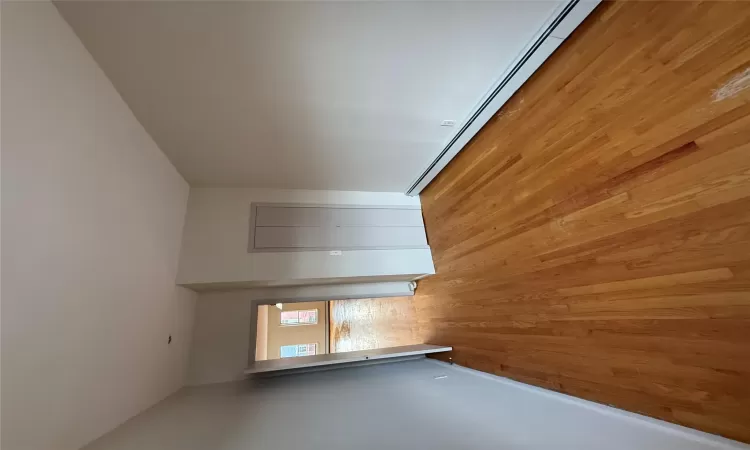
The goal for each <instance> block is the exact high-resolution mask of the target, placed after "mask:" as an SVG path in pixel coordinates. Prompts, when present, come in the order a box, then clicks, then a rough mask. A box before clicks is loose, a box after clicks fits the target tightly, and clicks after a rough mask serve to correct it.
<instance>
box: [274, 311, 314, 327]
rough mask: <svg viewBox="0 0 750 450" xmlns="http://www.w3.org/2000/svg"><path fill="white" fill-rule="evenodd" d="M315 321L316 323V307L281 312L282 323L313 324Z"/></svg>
mask: <svg viewBox="0 0 750 450" xmlns="http://www.w3.org/2000/svg"><path fill="white" fill-rule="evenodd" d="M316 323H318V310H317V309H309V310H306V311H282V312H281V324H282V325H315V324H316Z"/></svg>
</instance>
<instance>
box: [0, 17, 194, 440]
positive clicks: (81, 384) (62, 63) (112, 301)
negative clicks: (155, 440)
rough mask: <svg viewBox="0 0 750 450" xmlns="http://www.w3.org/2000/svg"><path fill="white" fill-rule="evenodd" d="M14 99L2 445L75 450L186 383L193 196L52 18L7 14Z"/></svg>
mask: <svg viewBox="0 0 750 450" xmlns="http://www.w3.org/2000/svg"><path fill="white" fill-rule="evenodd" d="M2 90H3V96H2V129H3V133H2V152H3V153H2V243H3V248H2V278H3V280H2V281H3V283H2V370H3V372H2V428H3V433H2V445H1V446H2V448H3V450H67V449H78V448H80V447H81V446H82V445H85V444H86V443H87V442H90V441H91V440H93V439H95V438H97V437H99V436H100V435H102V434H103V433H105V432H107V431H109V430H111V429H112V428H114V427H116V426H117V425H119V424H120V423H122V422H123V421H125V420H127V419H128V418H130V417H132V416H133V415H135V414H137V413H139V412H140V411H143V410H144V409H146V408H148V407H149V406H151V405H152V404H154V403H156V402H157V401H159V400H161V399H163V398H164V397H166V396H167V395H169V394H171V393H172V392H174V391H175V390H176V389H178V388H180V387H181V386H182V384H183V381H184V376H185V372H186V365H187V359H188V353H189V348H190V342H189V340H190V338H191V330H192V317H193V311H194V301H195V294H194V293H192V292H191V291H188V290H186V289H183V288H181V287H177V286H175V275H176V273H177V262H178V255H179V250H180V237H181V232H182V226H183V218H184V215H185V210H186V204H187V196H188V185H187V183H186V182H185V181H184V180H183V179H182V177H181V176H180V175H179V174H178V173H177V171H176V170H175V169H174V167H173V166H172V164H170V162H169V161H168V160H167V158H166V157H165V156H164V155H163V154H162V153H161V151H160V150H159V148H158V147H157V146H156V144H154V142H153V141H152V140H151V138H150V137H149V136H148V134H146V132H145V131H144V130H143V128H142V127H141V126H140V124H139V123H138V122H137V121H136V120H135V118H134V117H133V115H132V114H131V112H130V110H129V109H128V107H127V106H126V105H125V103H124V102H123V101H122V99H121V98H120V97H119V96H118V94H117V92H116V91H115V90H114V88H113V87H112V85H111V84H110V82H109V81H108V80H107V78H106V77H105V76H104V74H103V73H102V72H101V70H99V68H98V67H97V65H96V64H95V63H94V61H93V60H92V59H91V57H90V56H89V54H88V53H87V52H86V50H85V49H84V48H83V46H82V45H81V43H80V42H79V41H78V39H77V38H76V36H75V35H74V34H73V32H72V31H71V30H70V28H69V27H68V25H67V24H66V23H65V21H64V20H63V19H62V18H61V17H60V16H59V14H58V12H57V10H56V9H55V7H54V6H53V5H52V4H51V3H48V2H21V3H13V2H3V4H2ZM170 334H171V336H172V342H171V344H168V343H167V341H168V336H169V335H170Z"/></svg>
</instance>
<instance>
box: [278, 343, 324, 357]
mask: <svg viewBox="0 0 750 450" xmlns="http://www.w3.org/2000/svg"><path fill="white" fill-rule="evenodd" d="M317 353H318V344H297V345H282V346H281V352H280V354H281V357H282V358H295V357H297V356H312V355H316V354H317Z"/></svg>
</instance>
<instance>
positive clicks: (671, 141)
mask: <svg viewBox="0 0 750 450" xmlns="http://www.w3.org/2000/svg"><path fill="white" fill-rule="evenodd" d="M747 87H750V3H747V2H735V3H730V2H705V3H690V2H616V3H607V4H602V5H601V6H600V7H599V8H598V9H597V11H595V12H594V14H593V15H592V16H591V17H590V18H589V19H588V20H587V21H586V22H585V23H584V24H583V25H582V27H580V28H579V29H578V30H576V32H575V33H574V35H573V36H572V37H571V38H570V39H569V40H568V41H566V42H565V43H564V45H563V46H562V47H561V49H560V50H558V52H557V53H556V54H555V55H553V57H552V58H551V59H550V60H549V61H548V62H547V63H546V64H545V65H544V66H543V67H542V68H541V70H540V71H539V72H537V73H536V74H535V75H534V76H533V77H532V79H531V80H529V81H528V82H527V83H526V85H525V86H524V87H523V88H522V89H521V90H519V91H518V92H517V93H516V95H515V96H514V97H513V98H512V99H511V100H510V101H509V103H508V104H506V105H505V106H504V107H503V109H502V110H501V111H500V112H499V113H498V114H497V115H496V117H494V118H493V119H492V120H491V121H490V122H489V123H488V124H487V125H486V126H485V127H484V129H483V130H482V131H481V132H480V133H479V134H478V135H477V136H475V138H474V139H473V140H472V142H471V143H470V144H469V145H468V146H467V148H466V149H464V151H463V152H462V153H461V154H460V155H459V156H458V157H457V158H456V159H454V160H453V161H452V162H451V164H450V165H449V166H448V167H447V168H446V170H444V171H443V172H442V173H441V174H440V175H439V176H438V177H437V178H436V180H435V181H434V182H433V183H432V184H431V185H430V186H429V187H428V188H427V189H426V190H425V192H423V194H422V203H423V211H424V217H425V222H426V226H427V234H428V239H429V244H430V246H431V247H432V249H433V252H434V258H435V264H436V269H437V275H435V276H432V277H429V278H427V279H425V280H422V281H420V282H419V285H418V288H417V295H416V297H415V305H416V314H417V319H418V324H419V331H420V333H421V337H422V339H424V342H427V343H430V344H441V345H452V346H454V349H455V350H454V351H453V352H452V354H451V355H450V356H451V357H452V358H453V360H454V361H456V362H458V363H459V364H462V365H466V366H468V367H471V368H475V369H479V370H483V371H487V372H491V373H496V374H499V375H502V376H506V377H510V378H513V379H516V380H519V381H523V382H526V383H531V384H535V385H539V386H542V387H545V388H550V389H554V390H557V391H561V392H565V393H568V394H572V395H575V396H579V397H582V398H585V399H589V400H593V401H597V402H600V403H606V404H612V405H614V406H617V407H620V408H623V409H626V410H630V411H635V412H639V413H642V414H646V415H650V416H653V417H658V418H661V419H665V420H668V421H672V422H676V423H680V424H683V425H687V426H690V427H694V428H698V429H701V430H705V431H708V432H711V433H717V434H721V435H724V436H727V437H730V438H734V439H739V440H743V441H750V89H745V88H747Z"/></svg>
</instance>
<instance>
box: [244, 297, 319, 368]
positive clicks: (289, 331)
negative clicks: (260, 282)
mask: <svg viewBox="0 0 750 450" xmlns="http://www.w3.org/2000/svg"><path fill="white" fill-rule="evenodd" d="M326 306H327V304H326V302H304V303H296V304H295V303H285V304H284V305H283V307H284V311H299V310H309V309H317V310H318V323H316V324H310V325H292V326H289V325H282V324H281V310H280V309H278V308H276V307H274V306H272V307H270V308H268V322H267V325H268V342H267V343H266V346H267V347H266V348H267V352H266V358H267V359H279V358H281V346H282V345H297V344H317V352H316V355H324V354H326V353H328V352H327V351H326V325H327V324H326ZM256 347H257V343H256Z"/></svg>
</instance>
